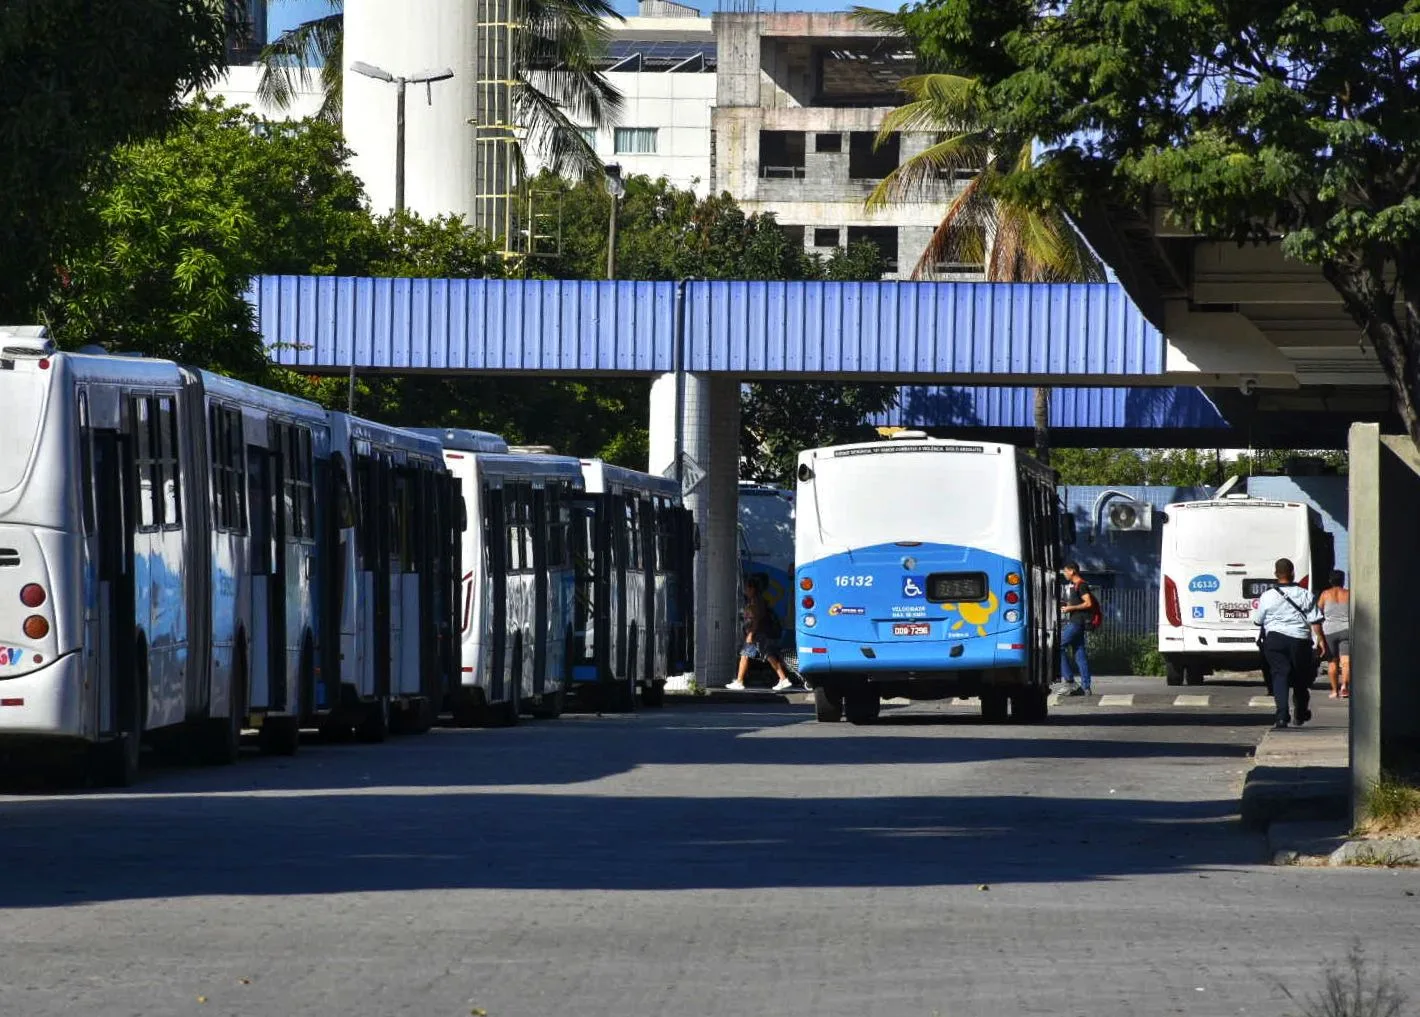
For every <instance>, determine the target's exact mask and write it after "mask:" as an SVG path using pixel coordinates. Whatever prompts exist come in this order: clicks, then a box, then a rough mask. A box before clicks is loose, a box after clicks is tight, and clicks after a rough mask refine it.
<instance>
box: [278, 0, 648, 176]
mask: <svg viewBox="0 0 1420 1017" xmlns="http://www.w3.org/2000/svg"><path fill="white" fill-rule="evenodd" d="M328 2H329V4H330V8H331V13H329V14H325V15H322V16H321V17H319V18H313V19H311V20H310V21H305V22H302V23H301V24H299V25H297V26H296V27H294V28H291V29H289V30H287V31H285V32H282V33H281V35H279V36H278V37H277V38H275V39H273V40H272V41H271V42H270V43H269V44H268V45H267V46H266V47H265V49H263V50H262V52H261V56H260V59H259V62H260V64H261V68H262V71H261V80H260V82H259V83H258V85H257V97H258V98H259V99H260V100H261V101H262V102H264V103H269V104H270V105H272V106H274V107H275V108H277V109H285V108H287V107H288V106H290V104H291V102H292V100H293V98H294V96H295V93H296V90H297V89H298V88H302V87H304V88H309V87H310V83H311V80H312V69H313V68H319V75H320V85H321V90H322V92H323V93H324V95H325V101H324V102H323V103H322V105H321V110H320V116H321V117H323V118H325V119H328V120H332V121H339V119H340V105H341V96H340V80H341V68H342V63H343V53H342V43H343V41H344V35H345V33H344V27H345V16H344V13H343V8H344V4H343V0H328ZM525 6H526V9H525V24H526V27H527V31H526V32H524V33H521V36H520V38H522V39H523V41H524V51H523V52H522V53H520V54H518V59H517V60H516V68H515V75H516V77H517V79H518V81H519V82H520V83H521V87H519V88H517V89H516V90H515V91H514V93H513V109H514V113H515V114H516V115H517V117H518V119H519V122H520V123H521V125H522V126H523V127H524V128H525V129H526V132H527V133H526V135H525V137H524V140H523V144H524V145H527V146H530V147H531V148H532V149H533V150H535V151H537V152H539V153H540V154H541V155H542V157H543V165H544V166H546V167H547V168H548V169H550V170H552V171H553V172H554V173H558V174H563V173H573V174H576V175H579V176H585V175H588V174H595V173H600V172H601V161H600V160H599V159H598V158H597V155H596V152H595V151H594V150H593V149H592V147H591V145H589V144H588V143H587V140H586V138H585V137H584V136H583V134H582V131H581V129H580V128H579V127H578V126H577V124H576V123H575V122H574V120H575V119H580V120H583V121H585V122H587V123H589V124H591V125H592V126H593V127H600V126H603V125H604V124H608V123H612V122H614V121H615V120H616V118H617V117H618V115H619V114H620V112H621V105H622V97H621V93H620V92H619V91H617V90H616V88H614V87H613V86H612V84H611V83H610V82H609V81H608V80H607V78H606V76H605V75H604V74H602V73H601V72H600V71H598V70H597V69H596V60H597V58H598V57H599V56H600V55H601V54H602V53H604V52H605V51H606V49H607V45H608V43H609V42H610V39H611V31H610V29H608V27H607V25H606V21H605V20H604V19H606V18H616V19H618V20H620V19H621V15H619V14H617V13H616V9H615V8H614V7H613V6H612V5H611V3H610V2H609V0H526V5H525Z"/></svg>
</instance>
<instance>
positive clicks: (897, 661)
mask: <svg viewBox="0 0 1420 1017" xmlns="http://www.w3.org/2000/svg"><path fill="white" fill-rule="evenodd" d="M798 651H799V673H800V674H801V675H803V677H804V679H805V680H806V681H807V682H808V683H809V684H810V685H815V684H823V683H825V682H831V681H833V680H834V679H835V678H843V679H847V678H852V679H855V680H864V681H868V682H871V683H875V684H876V683H879V682H884V683H885V682H894V683H896V682H911V683H914V684H917V683H921V684H926V683H936V684H946V685H951V684H958V685H961V686H963V687H971V688H974V687H977V686H979V685H981V684H983V683H984V684H997V683H1004V684H1014V683H1015V681H1016V680H1015V677H1014V676H1015V675H1016V674H1018V673H1020V672H1023V671H1024V670H1025V669H1026V668H1027V665H1028V657H1027V649H1026V643H1025V636H1024V634H1023V633H1021V632H1001V633H993V634H991V635H987V636H980V637H977V638H973V639H962V640H949V641H942V640H934V641H932V642H925V641H924V642H921V643H909V642H895V643H885V642H872V643H858V642H852V641H848V640H838V639H823V638H812V637H805V636H804V635H803V634H802V633H801V634H800V640H799V647H798Z"/></svg>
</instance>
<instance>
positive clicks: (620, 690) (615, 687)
mask: <svg viewBox="0 0 1420 1017" xmlns="http://www.w3.org/2000/svg"><path fill="white" fill-rule="evenodd" d="M637 635H638V633H637V631H636V626H634V625H633V626H631V630H630V634H629V635H628V636H627V642H626V676H625V677H624V678H620V679H617V680H615V681H614V682H613V683H612V685H611V686H610V687H609V688H606V689H605V690H604V691H605V692H607V693H609V695H608V696H607V700H608V702H607V711H608V712H610V713H634V712H635V710H636V660H637V657H636V652H637V650H638V649H640V647H639V646H638V645H637V644H638V642H639V640H638V639H637Z"/></svg>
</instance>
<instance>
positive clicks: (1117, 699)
mask: <svg viewBox="0 0 1420 1017" xmlns="http://www.w3.org/2000/svg"><path fill="white" fill-rule="evenodd" d="M1099 704H1100V705H1101V706H1133V705H1134V693H1132V692H1126V693H1122V694H1121V693H1114V694H1112V695H1109V694H1107V695H1103V696H1100V698H1099Z"/></svg>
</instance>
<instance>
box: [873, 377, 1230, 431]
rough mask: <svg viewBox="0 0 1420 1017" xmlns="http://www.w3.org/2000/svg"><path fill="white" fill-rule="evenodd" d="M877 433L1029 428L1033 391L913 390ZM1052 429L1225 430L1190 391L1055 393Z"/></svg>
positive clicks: (1205, 401) (884, 416) (1208, 404)
mask: <svg viewBox="0 0 1420 1017" xmlns="http://www.w3.org/2000/svg"><path fill="white" fill-rule="evenodd" d="M873 424H874V425H875V426H878V427H1002V428H1005V427H1033V426H1034V425H1035V390H1034V389H1031V388H1021V387H995V388H991V387H985V386H975V387H970V386H950V385H926V386H922V385H918V386H905V387H904V388H902V389H901V390H900V391H899V392H898V400H897V406H896V407H894V408H893V409H891V410H888V411H887V412H886V413H881V414H878V415H877V416H876V417H875V418H874V419H873ZM1050 426H1051V427H1055V428H1087V429H1100V430H1103V429H1114V430H1117V429H1120V428H1169V429H1181V430H1195V429H1198V428H1210V429H1221V428H1227V427H1229V426H1230V425H1229V423H1228V421H1227V419H1226V418H1225V417H1224V416H1223V415H1222V414H1221V413H1219V412H1218V409H1217V407H1215V406H1214V405H1213V403H1212V401H1211V400H1210V399H1209V398H1208V397H1207V396H1206V395H1204V394H1203V392H1201V391H1200V390H1198V389H1196V388H1149V387H1141V388H1055V389H1051V392H1050Z"/></svg>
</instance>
